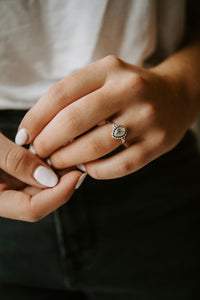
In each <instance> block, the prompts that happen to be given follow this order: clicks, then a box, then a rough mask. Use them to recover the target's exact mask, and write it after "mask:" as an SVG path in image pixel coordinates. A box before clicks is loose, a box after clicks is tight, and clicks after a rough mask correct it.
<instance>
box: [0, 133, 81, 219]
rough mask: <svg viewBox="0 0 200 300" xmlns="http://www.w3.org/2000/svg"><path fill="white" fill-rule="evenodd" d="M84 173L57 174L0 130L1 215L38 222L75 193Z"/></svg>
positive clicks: (76, 171) (75, 171)
mask: <svg viewBox="0 0 200 300" xmlns="http://www.w3.org/2000/svg"><path fill="white" fill-rule="evenodd" d="M81 175H82V173H81V172H80V171H78V170H72V171H69V172H67V173H66V174H64V175H63V176H62V177H61V178H60V179H59V182H58V177H57V175H56V174H55V173H54V172H53V171H52V170H51V169H50V168H49V167H48V166H47V165H46V164H45V163H44V162H43V161H42V160H40V159H39V158H38V157H37V156H36V155H34V154H33V153H31V152H30V151H28V150H27V149H25V148H23V147H20V146H18V145H16V144H15V143H13V142H12V141H10V140H9V139H8V138H6V137H5V136H4V135H3V134H2V133H0V216H1V217H6V218H11V219H17V220H24V221H28V222H36V221H39V220H40V219H42V218H43V217H44V216H46V215H47V214H49V213H51V212H52V211H54V210H55V209H57V208H58V207H60V206H61V205H62V204H64V203H65V202H67V201H68V200H69V199H70V197H71V196H72V194H73V192H74V190H75V188H76V186H77V182H78V181H79V178H80V176H81Z"/></svg>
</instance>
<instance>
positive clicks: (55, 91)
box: [45, 80, 64, 99]
mask: <svg viewBox="0 0 200 300" xmlns="http://www.w3.org/2000/svg"><path fill="white" fill-rule="evenodd" d="M63 93H64V83H63V81H62V80H61V81H59V82H57V83H56V84H54V85H53V86H52V87H51V88H50V89H49V90H48V91H47V92H46V93H45V96H46V97H47V98H53V99H60V98H62V95H63Z"/></svg>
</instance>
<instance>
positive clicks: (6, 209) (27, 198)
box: [0, 171, 82, 222]
mask: <svg viewBox="0 0 200 300" xmlns="http://www.w3.org/2000/svg"><path fill="white" fill-rule="evenodd" d="M81 174H82V173H81V172H79V171H72V172H69V173H67V174H66V175H64V176H63V177H62V178H61V179H60V182H59V184H58V185H57V186H55V187H54V188H50V189H45V190H39V189H33V188H32V189H30V190H28V191H27V193H26V192H22V191H11V190H9V191H5V192H1V193H0V215H1V216H3V217H6V218H11V219H17V220H24V221H28V222H36V221H39V220H40V219H42V218H44V217H45V216H46V215H48V214H49V213H51V212H52V211H54V210H56V209H57V208H58V207H60V206H61V205H63V204H64V203H66V202H67V201H68V200H69V199H70V197H71V196H72V194H73V192H74V190H75V187H76V184H77V181H78V180H79V178H80V175H81ZM32 195H33V196H32Z"/></svg>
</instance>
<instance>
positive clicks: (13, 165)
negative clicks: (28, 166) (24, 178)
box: [5, 147, 25, 173]
mask: <svg viewBox="0 0 200 300" xmlns="http://www.w3.org/2000/svg"><path fill="white" fill-rule="evenodd" d="M24 163H25V150H24V149H23V148H22V147H19V148H10V149H8V151H7V153H6V155H5V167H6V169H7V170H8V172H11V173H18V172H19V171H20V169H21V168H22V167H23V164H24Z"/></svg>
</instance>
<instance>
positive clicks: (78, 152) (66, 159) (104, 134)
mask: <svg viewBox="0 0 200 300" xmlns="http://www.w3.org/2000/svg"><path fill="white" fill-rule="evenodd" d="M112 131H113V125H112V123H109V122H107V123H106V124H105V125H102V126H99V127H96V128H95V129H93V130H92V131H90V132H88V133H86V134H84V135H82V136H81V137H79V138H78V139H76V140H74V141H73V142H72V143H71V144H68V145H67V146H65V147H63V148H61V149H59V150H58V151H56V152H55V153H53V154H52V155H51V157H50V160H51V163H52V165H53V166H54V167H55V168H58V169H62V168H66V167H69V166H73V165H77V164H81V163H85V162H89V161H93V160H96V159H98V158H101V157H103V156H105V155H106V154H108V153H110V152H112V151H114V150H115V149H116V148H118V147H119V146H120V145H121V144H122V141H121V140H120V139H114V138H112ZM133 141H136V132H135V130H134V129H131V128H128V136H127V137H126V145H129V144H131V143H133ZM126 145H125V146H126Z"/></svg>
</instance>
